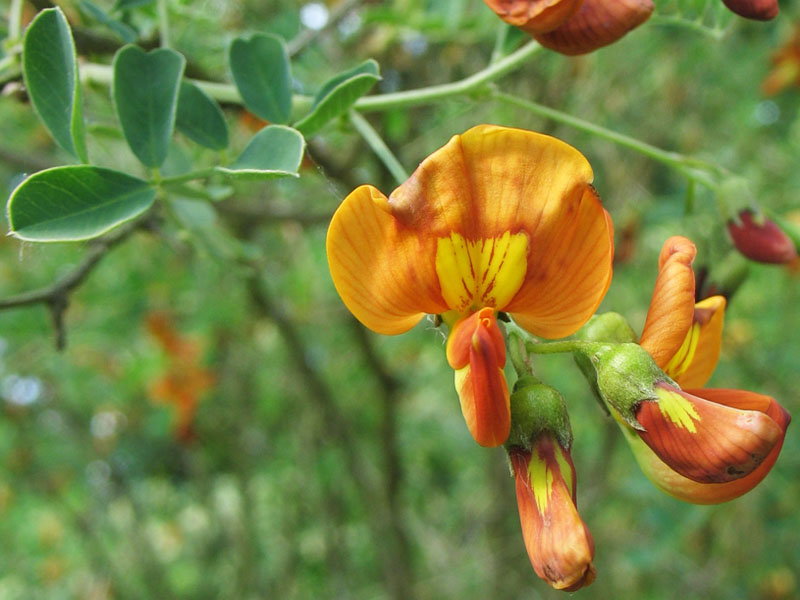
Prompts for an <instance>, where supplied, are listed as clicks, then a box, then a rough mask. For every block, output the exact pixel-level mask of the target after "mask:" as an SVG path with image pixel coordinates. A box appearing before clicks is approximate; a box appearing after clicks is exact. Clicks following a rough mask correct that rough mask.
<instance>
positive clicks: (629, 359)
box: [589, 343, 676, 430]
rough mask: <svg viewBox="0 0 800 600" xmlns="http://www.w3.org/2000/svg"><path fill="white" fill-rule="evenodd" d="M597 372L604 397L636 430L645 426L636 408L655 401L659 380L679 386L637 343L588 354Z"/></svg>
mask: <svg viewBox="0 0 800 600" xmlns="http://www.w3.org/2000/svg"><path fill="white" fill-rule="evenodd" d="M589 358H590V360H591V362H592V364H593V365H594V368H595V370H596V372H597V389H598V391H599V393H600V395H601V397H602V398H603V400H604V401H605V402H606V404H608V405H609V406H610V407H611V408H613V409H614V411H615V412H616V413H618V414H619V416H620V417H622V419H623V420H624V421H625V422H626V423H628V424H629V425H630V426H631V427H633V428H634V429H639V430H641V429H643V428H642V426H641V425H640V424H639V422H638V421H637V420H636V409H637V408H638V406H639V404H641V402H642V401H644V400H656V399H657V398H658V396H657V395H656V393H655V389H654V386H655V384H656V383H659V382H661V381H666V382H668V383H670V384H671V385H676V384H675V382H674V381H672V379H670V378H669V377H668V376H667V375H666V374H665V373H664V372H663V371H662V370H661V369H660V368H659V367H658V365H656V363H655V361H654V360H653V357H652V356H650V354H649V353H648V352H647V350H645V349H644V348H642V347H641V346H639V345H638V344H630V343H628V344H608V345H603V346H602V347H600V348H598V349H597V350H595V351H594V352H593V353H591V355H590V356H589Z"/></svg>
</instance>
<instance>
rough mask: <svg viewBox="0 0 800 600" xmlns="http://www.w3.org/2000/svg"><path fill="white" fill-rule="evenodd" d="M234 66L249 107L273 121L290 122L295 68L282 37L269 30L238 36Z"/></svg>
mask: <svg viewBox="0 0 800 600" xmlns="http://www.w3.org/2000/svg"><path fill="white" fill-rule="evenodd" d="M230 66H231V73H232V74H233V80H234V81H235V82H236V87H237V88H238V89H239V93H240V94H241V95H242V99H243V100H244V104H245V106H247V108H249V109H250V110H251V111H253V113H255V114H256V115H258V116H259V117H261V118H262V119H266V120H267V121H269V122H270V123H288V122H289V114H290V113H291V110H292V82H291V71H290V65H289V54H288V52H287V51H286V44H285V43H284V41H283V40H282V39H281V38H279V37H278V36H275V35H270V34H266V33H258V34H256V35H254V36H252V37H250V38H243V37H239V38H236V39H235V40H233V43H232V44H231V50H230Z"/></svg>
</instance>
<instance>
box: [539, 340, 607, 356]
mask: <svg viewBox="0 0 800 600" xmlns="http://www.w3.org/2000/svg"><path fill="white" fill-rule="evenodd" d="M601 345H602V344H600V343H598V342H587V341H584V340H564V341H561V342H531V341H527V342H525V349H526V350H527V351H528V352H530V353H531V354H563V353H566V352H575V351H578V350H584V351H591V350H593V349H594V348H597V347H598V346H601Z"/></svg>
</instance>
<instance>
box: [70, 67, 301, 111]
mask: <svg viewBox="0 0 800 600" xmlns="http://www.w3.org/2000/svg"><path fill="white" fill-rule="evenodd" d="M79 70H80V76H81V82H82V83H99V84H101V85H106V86H110V85H111V82H112V81H113V80H114V71H113V69H112V68H111V66H110V65H100V64H97V63H83V64H81V65H80V67H79ZM186 81H189V82H191V83H194V84H195V85H196V86H197V87H199V88H200V89H201V90H203V91H204V92H205V93H206V94H208V95H209V96H211V97H212V98H214V99H215V100H217V101H218V102H227V103H230V104H243V101H242V97H241V95H240V94H239V90H237V89H236V86H235V85H233V84H230V83H218V82H215V81H202V80H200V79H189V78H187V79H186ZM301 99H302V100H305V99H306V97H305V96H295V98H293V100H292V102H293V103H294V102H295V101H299V100H301Z"/></svg>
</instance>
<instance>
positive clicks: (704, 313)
mask: <svg viewBox="0 0 800 600" xmlns="http://www.w3.org/2000/svg"><path fill="white" fill-rule="evenodd" d="M724 318H725V298H723V297H722V296H712V297H710V298H706V299H705V300H701V301H700V302H698V303H697V304H695V305H694V318H693V323H694V324H693V325H692V327H693V328H694V327H699V332H698V335H697V345H696V349H695V351H694V355H693V356H691V357H689V358H688V359H687V360H686V361H685V363H684V368H681V369H680V371H679V372H676V373H674V374H673V373H670V372H669V370H668V369H665V370H666V371H667V373H668V374H669V376H670V377H672V378H673V379H674V380H675V382H676V383H677V384H678V385H679V386H680V387H681V388H682V389H686V388H701V387H703V386H704V385H705V384H706V382H707V381H708V379H709V377H711V374H712V373H713V372H714V367H716V365H717V360H719V354H720V349H721V347H722V326H723V321H724Z"/></svg>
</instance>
